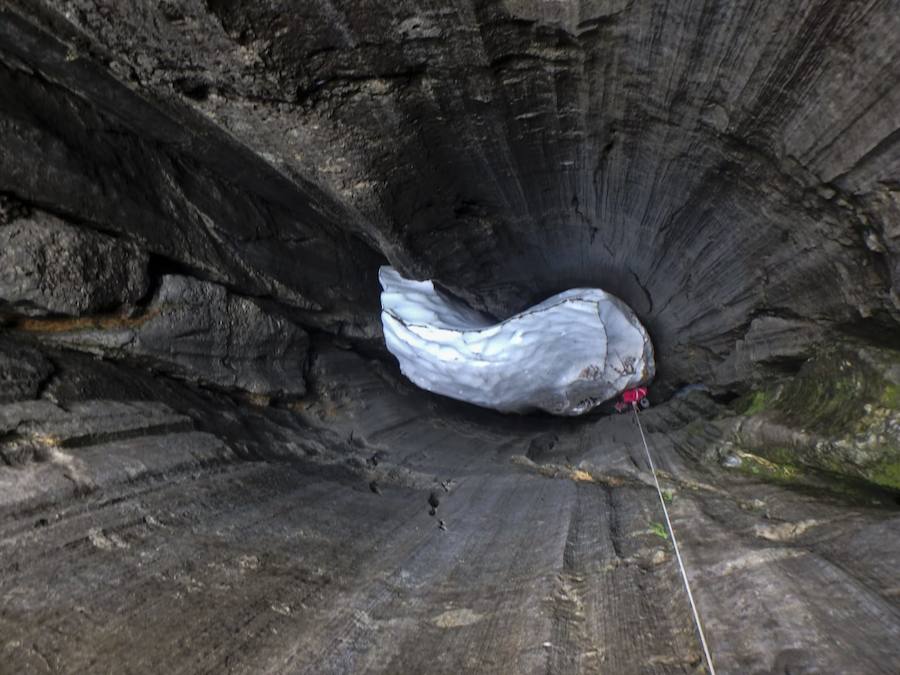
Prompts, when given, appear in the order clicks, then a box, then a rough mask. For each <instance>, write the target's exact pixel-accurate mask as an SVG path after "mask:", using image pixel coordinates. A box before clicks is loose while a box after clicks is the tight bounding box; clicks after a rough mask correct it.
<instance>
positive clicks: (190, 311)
mask: <svg viewBox="0 0 900 675" xmlns="http://www.w3.org/2000/svg"><path fill="white" fill-rule="evenodd" d="M42 328H44V327H43V326H42V324H40V323H32V324H29V330H31V331H34V332H36V333H37V334H38V335H41V336H42V339H44V340H45V341H47V342H51V343H54V344H58V345H65V346H68V347H73V348H76V349H82V350H86V351H90V352H93V353H96V354H98V355H103V356H106V357H112V358H132V359H138V360H141V361H143V362H144V363H147V364H148V365H149V366H151V367H152V368H153V369H155V370H158V371H161V372H164V373H169V374H172V375H176V376H178V377H184V378H187V379H191V380H194V381H200V382H207V383H209V384H212V385H215V386H218V387H223V388H226V389H239V390H243V391H246V392H249V393H251V394H260V395H266V396H300V395H302V394H303V393H304V391H305V382H304V376H303V368H304V364H305V362H306V350H307V346H308V344H309V340H308V337H307V334H306V332H305V331H304V330H303V329H302V328H300V327H298V326H296V325H294V324H293V323H291V322H290V321H288V320H287V319H284V318H282V317H280V316H277V315H274V314H271V313H268V312H266V311H265V310H264V309H263V308H262V307H260V306H259V304H257V303H256V302H255V301H254V300H251V299H249V298H243V297H240V296H235V295H233V294H231V293H229V292H228V291H227V290H226V289H225V288H223V287H222V286H220V285H218V284H213V283H210V282H204V281H198V280H196V279H192V278H189V277H181V276H175V275H166V276H164V277H163V278H162V281H161V285H160V287H159V289H158V291H157V292H156V294H155V295H154V297H153V300H152V301H151V302H150V304H149V306H148V307H147V308H146V311H145V312H144V313H143V314H142V315H140V316H137V317H134V318H130V319H129V318H122V319H118V320H117V319H112V320H109V321H105V322H101V323H100V324H99V325H97V326H93V325H91V324H90V323H88V324H82V325H78V326H76V327H73V329H71V330H67V329H66V327H65V325H63V326H62V330H60V329H59V328H56V329H55V330H51V331H44V330H42Z"/></svg>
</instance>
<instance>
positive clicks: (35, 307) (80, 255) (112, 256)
mask: <svg viewBox="0 0 900 675" xmlns="http://www.w3.org/2000/svg"><path fill="white" fill-rule="evenodd" d="M147 263H148V256H147V253H146V251H144V250H142V249H140V248H139V247H138V246H136V245H135V244H133V243H127V242H122V241H119V240H117V239H114V238H113V237H109V236H106V235H103V234H100V233H97V232H91V231H90V230H86V229H84V228H78V227H74V226H72V225H70V224H68V223H66V222H64V221H63V220H61V219H59V218H56V217H54V216H52V215H50V214H48V213H43V212H40V211H35V212H34V213H32V214H31V215H29V216H27V217H24V218H17V219H15V220H13V221H12V222H10V223H8V224H6V225H0V311H2V310H3V309H7V310H11V311H14V312H15V313H20V314H27V315H30V316H43V315H47V314H62V315H68V316H80V315H82V314H94V313H98V312H102V311H104V310H112V309H116V308H119V307H121V306H123V305H133V304H134V303H136V302H137V301H139V300H141V299H142V298H143V297H144V295H145V294H146V293H147V291H148V290H149V287H150V278H149V276H148V273H147Z"/></svg>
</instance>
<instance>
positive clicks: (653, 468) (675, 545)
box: [631, 403, 716, 675]
mask: <svg viewBox="0 0 900 675" xmlns="http://www.w3.org/2000/svg"><path fill="white" fill-rule="evenodd" d="M631 405H632V406H633V407H634V419H635V421H636V422H637V425H638V430H639V431H640V432H641V440H642V441H643V442H644V451H645V452H646V453H647V461H648V462H650V471H651V472H652V473H653V481H654V482H655V483H656V492H657V494H658V495H659V503H660V504H662V510H663V515H664V516H665V517H666V527H667V528H669V534H670V535H671V536H672V547H673V548H674V549H675V558H676V559H677V560H678V568H679V569H680V570H681V578H682V579H683V580H684V589H685V590H686V591H687V596H688V600H689V601H690V603H691V611H692V612H693V613H694V623H695V624H696V626H697V634H698V635H699V636H700V645H701V646H702V647H703V655H704V656H705V657H706V664H707V665H708V666H709V675H716V669H715V667H713V661H712V656H710V654H709V647H708V646H707V644H706V635H704V633H703V625H702V624H701V623H700V613H699V612H698V611H697V605H696V604H695V603H694V594H693V593H691V585H690V583H688V577H687V572H686V571H685V569H684V561H683V560H682V559H681V551H679V550H678V540H677V539H675V530H674V529H673V528H672V521H671V520H669V509H668V508H666V500H665V499H664V498H663V493H662V488H660V487H659V479H658V478H657V477H656V465H654V464H653V457H652V456H651V455H650V448H649V447H648V446H647V439H646V437H645V436H644V428H643V427H642V426H641V418H640V416H639V415H638V409H637V404H636V403H632V404H631Z"/></svg>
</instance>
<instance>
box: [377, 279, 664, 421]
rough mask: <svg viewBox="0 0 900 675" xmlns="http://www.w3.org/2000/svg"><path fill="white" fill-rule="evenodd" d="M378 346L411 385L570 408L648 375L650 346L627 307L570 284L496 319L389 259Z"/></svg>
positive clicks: (524, 408) (520, 406) (471, 397)
mask: <svg viewBox="0 0 900 675" xmlns="http://www.w3.org/2000/svg"><path fill="white" fill-rule="evenodd" d="M378 278H379V281H380V282H381V287H382V289H383V291H382V293H381V308H382V312H381V321H382V324H383V326H384V338H385V342H386V343H387V348H388V350H389V351H390V352H391V353H392V354H393V355H394V356H396V357H397V360H398V361H399V362H400V370H401V371H402V372H403V374H404V375H405V376H406V377H408V378H409V379H410V380H411V381H412V382H413V383H415V384H416V385H418V386H419V387H421V388H422V389H426V390H428V391H432V392H434V393H436V394H442V395H444V396H449V397H450V398H455V399H459V400H461V401H467V402H469V403H474V404H475V405H479V406H483V407H485V408H494V409H495V410H500V411H502V412H520V413H523V412H531V411H534V410H544V411H546V412H549V413H553V414H555V415H580V414H582V413H585V412H587V411H588V410H590V409H591V408H594V407H595V406H597V405H598V404H600V403H602V402H603V401H606V400H608V399H610V398H613V397H615V396H617V395H618V394H619V393H621V392H622V391H624V390H625V389H630V388H632V387H636V386H638V385H641V384H645V383H647V382H649V381H650V380H651V379H652V378H653V375H654V373H655V365H654V361H653V345H652V344H651V342H650V337H649V336H648V335H647V331H646V330H644V327H643V326H642V325H641V324H640V322H639V321H638V319H637V317H636V316H635V315H634V312H632V311H631V309H630V308H629V307H628V306H627V305H626V304H625V303H624V302H622V301H621V300H619V299H618V298H616V297H615V296H613V295H610V294H609V293H606V292H605V291H602V290H600V289H598V288H575V289H572V290H569V291H565V292H563V293H560V294H558V295H554V296H553V297H552V298H549V299H547V300H545V301H544V302H542V303H540V304H538V305H535V306H534V307H532V308H530V309H528V310H526V311H524V312H521V313H519V314H516V315H514V316H512V317H510V318H508V319H506V320H505V321H501V322H499V323H496V322H494V321H492V320H491V319H490V318H488V317H486V316H484V315H483V314H481V313H480V312H476V311H475V310H473V309H471V308H470V307H467V306H466V305H464V304H462V303H461V302H459V301H457V300H454V299H452V298H449V297H446V296H445V295H443V294H441V293H439V292H438V291H436V290H435V288H434V285H433V284H432V283H431V282H430V281H412V280H410V279H404V278H403V277H402V276H400V274H399V273H398V272H397V271H396V270H394V269H393V268H392V267H382V268H381V269H380V270H379V273H378Z"/></svg>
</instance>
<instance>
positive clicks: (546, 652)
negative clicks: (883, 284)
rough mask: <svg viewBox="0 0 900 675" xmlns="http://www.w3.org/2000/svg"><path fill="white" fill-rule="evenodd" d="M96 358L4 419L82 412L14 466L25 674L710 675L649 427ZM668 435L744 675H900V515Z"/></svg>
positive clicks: (705, 594) (718, 632) (2, 552)
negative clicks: (435, 405)
mask: <svg viewBox="0 0 900 675" xmlns="http://www.w3.org/2000/svg"><path fill="white" fill-rule="evenodd" d="M68 358H72V359H75V360H74V361H73V362H72V364H69V363H68V362H62V363H61V361H60V360H59V359H58V360H57V367H58V372H57V379H58V380H59V381H58V382H56V383H55V384H53V385H51V386H50V387H49V390H50V391H51V392H54V391H55V392H56V396H55V398H56V399H57V403H55V404H54V403H51V402H49V401H47V400H46V397H45V400H42V401H39V402H37V403H36V402H29V403H23V404H12V405H8V406H3V410H4V412H3V413H2V414H5V415H7V417H10V416H14V415H18V416H19V418H22V419H25V417H26V413H27V407H28V405H37V404H40V405H45V406H56V407H57V409H58V415H57V416H56V418H54V417H53V416H52V415H50V416H48V415H46V414H43V416H42V418H41V419H42V420H46V419H56V420H57V421H56V422H55V425H56V426H54V428H53V429H52V430H50V431H48V430H46V429H45V430H44V432H43V433H44V434H45V435H52V437H53V438H54V443H53V447H51V448H50V449H49V450H47V449H45V450H44V452H43V454H41V453H37V454H35V455H34V456H33V457H31V458H30V459H29V458H28V457H27V456H26V457H24V458H22V457H20V458H19V461H18V462H17V463H15V465H13V466H7V467H3V468H0V485H2V486H3V487H4V488H5V489H4V493H5V495H6V496H5V498H4V499H3V500H2V502H0V570H2V574H0V633H2V635H3V639H2V644H0V653H2V656H0V671H2V672H8V673H22V672H67V673H68V672H136V673H143V672H148V673H149V672H172V673H197V672H215V673H221V672H235V673H239V672H246V673H260V672H272V673H275V672H279V673H280V672H310V673H332V672H334V673H341V672H394V673H418V672H429V673H436V672H441V673H460V672H479V673H483V672H494V673H526V672H542V673H544V672H550V673H577V672H609V673H693V672H698V667H699V658H700V652H699V645H698V642H697V640H696V638H695V634H694V630H693V626H692V623H691V618H690V613H689V608H688V604H687V601H686V597H685V594H684V592H683V589H682V587H681V585H680V578H679V576H678V571H677V566H676V563H675V561H674V559H673V557H672V554H671V547H670V543H669V542H668V541H666V540H665V539H663V538H662V537H661V536H660V535H659V534H658V533H655V532H654V528H655V523H658V522H660V521H661V520H662V516H661V513H660V511H659V504H658V498H657V495H656V493H655V491H654V490H653V489H652V487H651V486H650V476H649V474H648V473H647V472H646V471H645V470H644V468H643V464H642V461H641V459H640V454H639V453H640V452H642V450H640V448H639V447H638V446H637V445H636V443H637V438H638V437H637V430H636V427H635V426H634V423H633V421H632V420H631V419H630V418H629V417H627V416H623V417H615V418H605V419H600V420H597V421H595V422H591V423H586V424H581V425H579V426H577V427H575V428H573V430H572V431H571V432H568V433H566V432H561V433H560V432H559V430H558V427H557V428H556V429H557V432H555V433H554V434H552V435H551V436H552V439H553V440H552V441H548V432H547V429H546V426H547V422H546V420H518V421H516V420H514V419H511V418H505V421H503V422H501V423H497V424H493V425H487V424H484V425H482V424H480V423H479V421H478V419H477V418H474V419H473V418H472V417H471V416H469V417H464V416H454V414H453V409H451V410H450V411H449V412H447V411H442V412H441V414H440V415H437V414H435V411H434V410H433V409H432V408H430V407H429V406H430V405H432V404H431V403H426V402H424V401H422V400H420V399H421V397H418V396H417V395H416V394H415V392H412V391H410V390H408V389H407V388H405V387H404V386H403V385H402V384H398V383H396V382H392V380H391V379H390V377H388V376H387V375H386V374H385V373H383V372H381V371H379V369H378V368H373V367H372V366H371V364H367V363H366V362H365V361H364V360H363V359H360V358H359V357H356V356H355V355H352V354H349V353H342V352H334V353H332V354H327V355H325V356H321V357H319V362H318V363H317V377H318V384H317V385H316V386H317V387H318V391H317V393H316V399H315V401H316V402H314V403H310V404H309V405H301V406H297V407H296V409H295V410H293V411H286V410H276V409H274V408H268V407H258V408H251V407H250V406H248V404H247V403H245V402H242V403H238V402H234V401H232V400H230V399H226V398H224V397H221V396H218V397H216V396H213V395H211V394H208V393H206V392H204V391H202V390H199V389H193V390H189V389H188V388H187V387H185V386H183V385H180V384H178V383H173V382H167V383H166V384H165V385H161V384H159V383H158V382H156V381H154V380H153V379H152V378H150V377H149V376H145V375H141V376H138V375H134V374H128V376H127V377H122V378H120V380H119V381H118V384H116V383H115V382H114V383H113V384H110V383H108V382H107V383H105V384H101V385H98V384H97V383H96V381H95V380H96V375H92V377H93V378H94V380H92V382H90V383H86V382H83V381H81V380H80V379H79V373H80V372H84V369H83V368H81V367H80V366H79V364H78V363H77V359H76V358H75V357H74V356H72V357H68V356H66V357H64V358H63V361H65V359H68ZM92 367H93V368H96V366H92ZM110 368H112V366H110ZM116 368H119V367H118V366H116ZM110 377H111V378H112V379H113V380H114V379H115V377H116V376H114V373H113V371H112V370H111V371H110ZM67 378H68V381H66V379H67ZM124 382H127V384H123V383H124ZM123 387H124V388H125V389H128V388H131V389H130V390H129V391H130V394H129V395H130V396H134V397H137V398H140V399H141V401H140V402H135V401H130V402H127V403H123V402H122V400H123V399H125V398H127V396H126V395H125V394H126V393H128V392H123V389H122V388H123ZM73 391H77V392H78V394H77V396H75V395H74V394H72V393H71V392H73ZM66 392H70V393H68V394H67V393H66ZM80 396H84V397H86V398H85V400H84V401H80V402H76V401H74V400H73V398H77V397H80ZM98 396H99V397H100V398H97V397H98ZM103 396H106V397H108V398H103ZM113 398H114V399H118V401H119V402H113V401H112V400H111V399H113ZM154 398H155V399H156V400H153V399H154ZM63 399H66V400H63ZM161 401H165V403H161ZM23 406H24V408H23ZM23 409H24V410H25V412H23ZM239 409H240V410H242V411H244V414H243V416H242V417H241V418H240V419H239V418H238V415H237V414H236V411H237V410H239ZM248 409H249V410H251V412H250V413H249V414H246V410H248ZM129 410H130V412H129ZM667 414H670V413H667V411H666V410H665V409H663V408H661V409H659V410H651V411H650V412H648V413H647V414H646V420H647V426H648V428H649V429H650V434H649V440H650V444H651V446H652V447H653V448H654V451H655V452H656V453H657V455H658V458H659V462H660V465H661V467H662V468H663V470H664V471H665V473H664V474H663V476H664V478H665V480H664V484H665V487H666V488H667V490H669V491H670V493H671V496H672V503H671V506H670V508H671V513H672V516H673V520H674V524H675V528H676V532H677V534H678V536H679V540H680V542H681V545H682V549H683V554H684V556H685V560H686V563H687V566H688V571H689V573H690V575H691V578H692V583H693V588H694V593H695V596H696V599H697V602H698V604H699V608H700V612H701V615H702V617H703V619H704V622H705V625H706V629H707V634H708V638H709V641H710V646H711V649H712V652H713V655H714V657H715V658H716V660H717V666H718V670H719V672H722V673H768V672H779V673H782V672H842V673H881V672H884V673H890V672H897V671H898V669H900V655H898V650H897V645H898V644H900V608H898V598H900V573H898V570H897V568H896V564H895V561H896V560H897V559H898V549H900V537H898V536H897V535H898V534H900V518H898V510H897V508H896V505H891V504H861V503H852V504H851V503H845V502H842V501H840V500H835V499H830V498H828V499H821V498H815V497H812V496H810V495H809V494H806V493H803V492H798V491H796V490H791V489H788V488H787V487H784V486H779V485H775V484H772V483H770V482H765V481H761V480H759V479H756V478H754V477H752V476H743V475H739V474H734V473H731V472H728V471H727V470H725V469H718V468H715V467H714V468H710V467H708V466H707V467H705V468H704V467H703V466H701V465H699V464H697V463H696V462H693V461H691V460H690V457H689V453H688V452H686V451H685V450H684V448H685V447H687V446H685V445H684V444H683V439H684V433H681V432H676V433H670V434H667V433H663V432H660V431H654V429H655V428H656V427H659V426H662V425H663V422H665V420H664V417H665V415H667ZM166 415H168V417H166ZM17 419H18V418H17ZM60 420H62V421H60ZM36 424H38V423H36V422H33V423H29V422H27V420H26V421H25V422H21V423H20V430H28V433H30V434H31V435H32V437H33V438H35V439H39V438H41V431H40V429H39V428H38V426H39V425H38V426H35V425H36ZM40 424H46V422H41V423H40ZM29 425H30V426H29ZM504 425H506V427H505V428H504ZM670 426H671V425H670ZM51 431H52V434H51V433H50V432H51ZM22 433H23V434H24V433H25V432H24V431H22ZM679 434H680V435H679ZM7 463H9V462H7ZM4 481H5V482H4ZM12 486H16V487H15V489H14V488H13V487H12ZM16 490H18V492H17V491H16ZM432 493H434V495H435V496H436V497H437V498H438V500H439V505H438V507H437V509H436V511H437V512H436V514H435V515H434V516H431V515H429V505H428V498H429V496H430V494H432ZM441 523H443V526H444V527H443V528H442V527H441Z"/></svg>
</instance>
